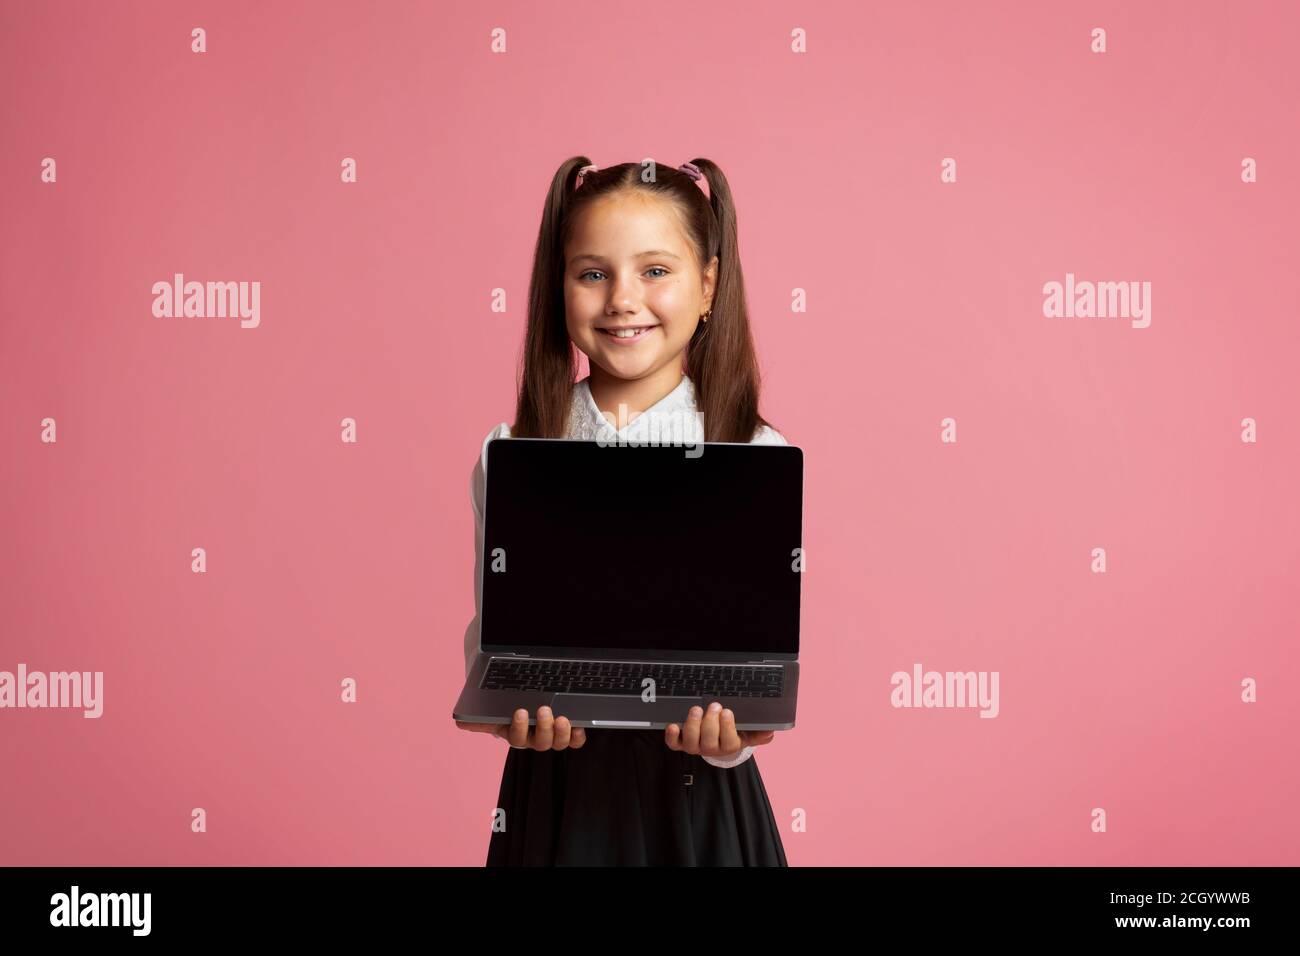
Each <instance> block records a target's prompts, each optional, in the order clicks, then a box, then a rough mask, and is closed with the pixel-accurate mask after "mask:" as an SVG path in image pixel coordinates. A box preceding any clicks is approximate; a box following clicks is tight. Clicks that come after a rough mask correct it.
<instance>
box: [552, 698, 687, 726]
mask: <svg viewBox="0 0 1300 956" xmlns="http://www.w3.org/2000/svg"><path fill="white" fill-rule="evenodd" d="M692 702H693V701H688V700H683V701H682V719H683V720H685V719H686V711H687V710H688V709H689V708H690V704H691V703H692ZM659 703H660V705H662V704H663V701H662V700H661V701H659ZM551 711H552V712H553V713H554V714H555V716H556V717H568V718H569V719H570V720H590V721H591V722H592V723H594V724H596V725H597V726H600V725H601V724H604V723H608V724H609V725H610V726H618V727H628V726H645V727H649V726H650V725H651V720H652V718H651V715H652V714H653V713H655V712H656V711H657V712H659V713H660V714H662V711H659V709H658V708H656V707H655V705H654V704H649V703H646V702H644V701H642V700H641V698H640V697H639V696H638V697H627V696H616V695H609V696H602V695H597V694H556V695H555V698H554V699H553V700H552V701H551Z"/></svg>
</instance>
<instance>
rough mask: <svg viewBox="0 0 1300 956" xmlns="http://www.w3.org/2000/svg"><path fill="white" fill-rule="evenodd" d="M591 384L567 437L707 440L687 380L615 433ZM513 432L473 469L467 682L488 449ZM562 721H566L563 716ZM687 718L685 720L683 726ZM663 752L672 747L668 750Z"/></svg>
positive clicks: (770, 433) (475, 629)
mask: <svg viewBox="0 0 1300 956" xmlns="http://www.w3.org/2000/svg"><path fill="white" fill-rule="evenodd" d="M588 381H589V380H588V379H585V378H584V379H583V380H582V381H580V382H577V383H575V384H574V386H573V400H572V402H571V404H570V406H569V426H568V432H567V437H569V438H578V439H583V440H588V441H594V440H600V439H603V440H606V441H617V440H620V439H625V440H629V441H632V440H635V441H650V440H651V439H655V440H658V441H660V442H666V441H669V440H670V439H672V440H674V441H681V442H698V441H703V440H704V429H703V426H702V423H701V422H700V420H699V417H698V415H697V414H696V413H697V409H696V407H695V385H694V383H693V382H692V381H691V380H690V378H688V377H687V376H685V375H683V376H682V380H681V382H679V383H678V385H677V387H676V388H674V389H673V390H672V391H671V392H669V393H668V394H667V395H665V396H664V397H663V398H661V399H660V400H659V401H657V402H655V403H654V405H652V406H650V407H649V408H647V409H646V410H645V411H644V412H642V413H641V414H640V415H638V416H637V417H636V418H634V419H632V422H631V423H630V424H628V425H626V426H625V427H623V428H621V429H617V428H615V427H614V426H613V425H612V424H610V422H609V420H608V419H607V418H606V417H605V416H604V414H602V413H601V411H600V409H599V408H598V407H597V405H596V400H595V399H594V398H592V395H591V388H590V386H589V384H588ZM509 437H510V426H509V425H507V424H506V423H505V422H502V423H501V424H499V425H497V427H496V428H494V429H492V431H490V432H488V435H487V437H486V438H484V439H483V447H482V450H481V452H480V454H479V460H478V461H477V462H476V463H475V465H474V473H473V474H472V475H471V476H470V486H469V487H470V501H471V502H472V503H473V505H474V561H475V566H474V570H475V573H474V619H473V620H472V621H470V622H469V627H468V628H466V629H465V676H466V677H468V676H469V672H470V668H472V667H473V666H474V658H475V657H476V656H477V655H478V645H479V623H478V622H479V615H480V614H481V613H482V609H483V585H482V578H481V576H480V573H479V569H480V568H481V567H482V565H483V508H484V499H485V497H486V492H487V477H486V476H487V446H488V442H490V441H492V439H494V438H509ZM751 444H757V445H787V444H789V442H787V441H786V440H785V438H784V437H782V435H781V434H780V433H779V432H777V431H776V430H775V429H773V428H769V427H768V426H767V425H761V426H759V429H758V431H757V432H755V433H754V438H753V441H752V442H751ZM561 716H562V715H561ZM685 719H686V714H684V713H683V714H682V720H683V721H684V720H685ZM664 746H667V744H665V745H664ZM753 752H754V748H753V747H744V748H742V749H741V750H740V752H739V753H736V754H733V755H732V756H730V757H710V756H707V755H704V754H701V756H702V757H703V759H705V760H707V761H708V762H709V763H711V764H713V766H715V767H734V766H736V765H737V764H741V763H744V762H745V761H746V760H748V759H749V756H750V754H752V753H753Z"/></svg>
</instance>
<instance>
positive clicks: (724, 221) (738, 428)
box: [686, 159, 767, 442]
mask: <svg viewBox="0 0 1300 956" xmlns="http://www.w3.org/2000/svg"><path fill="white" fill-rule="evenodd" d="M691 162H692V163H693V164H694V165H695V167H696V168H697V169H699V171H700V172H701V173H702V174H703V176H704V178H705V179H706V180H707V181H708V185H709V205H710V206H711V207H712V209H713V221H714V228H712V229H710V230H709V232H710V234H711V235H710V236H709V241H708V243H707V245H708V248H709V254H708V255H707V256H706V257H705V263H704V264H707V262H708V260H709V259H711V258H712V257H713V256H715V255H716V256H717V257H718V276H717V283H716V286H715V288H714V293H713V304H712V307H711V308H712V315H710V317H709V321H708V322H701V323H700V325H699V328H697V329H696V330H695V335H694V336H693V337H692V338H691V342H690V345H689V346H688V347H687V350H686V374H687V375H689V376H690V377H691V380H692V381H693V382H694V383H695V402H696V407H697V408H698V409H699V410H700V411H701V412H702V413H703V416H704V437H705V441H724V442H749V441H752V440H753V438H754V433H755V432H756V431H757V430H758V428H759V426H761V425H766V424H767V422H766V421H765V420H764V419H763V417H762V416H761V415H759V413H758V393H759V387H760V384H761V383H760V376H759V369H758V359H757V356H756V354H755V351H754V340H753V336H752V334H751V333H750V328H749V304H748V302H747V301H746V298H745V280H744V274H743V273H742V272H741V268H740V248H739V231H738V229H737V225H736V206H735V203H734V202H733V201H732V198H731V187H730V185H729V184H728V183H727V177H726V176H724V175H723V173H722V170H721V169H720V168H719V167H718V166H717V164H715V163H713V162H712V161H711V160H707V159H694V160H692V161H691Z"/></svg>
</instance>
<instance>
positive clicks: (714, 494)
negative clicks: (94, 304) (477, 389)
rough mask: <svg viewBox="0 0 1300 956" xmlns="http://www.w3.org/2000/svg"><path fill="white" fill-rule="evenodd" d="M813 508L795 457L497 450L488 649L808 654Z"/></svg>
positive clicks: (538, 443)
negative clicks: (500, 556) (804, 635)
mask: <svg viewBox="0 0 1300 956" xmlns="http://www.w3.org/2000/svg"><path fill="white" fill-rule="evenodd" d="M701 449H702V453H701V454H699V456H698V457H695V458H691V457H688V456H687V453H688V451H700V450H701ZM802 500H803V452H802V451H801V450H800V449H799V448H796V447H793V446H786V445H743V444H703V445H698V446H696V447H695V449H693V450H691V449H685V448H681V447H672V446H659V447H620V446H605V447H602V446H601V445H600V444H598V443H596V442H587V441H575V440H568V439H554V440H547V439H516V438H507V439H497V440H495V441H493V442H491V443H490V444H489V446H488V468H487V505H486V512H485V522H484V558H483V613H482V618H481V626H482V641H483V644H484V646H485V647H487V646H496V647H502V646H507V645H508V646H537V647H572V648H626V649H633V650H635V649H644V650H665V651H671V650H693V651H767V652H774V653H797V652H798V649H799V585H800V580H801V578H802V577H803V575H802V574H801V573H800V572H799V571H797V570H795V569H794V568H795V561H796V557H795V554H794V553H793V552H794V551H795V549H797V548H800V547H801V546H802V545H801V533H802ZM498 548H500V549H503V551H504V564H505V570H504V571H503V572H502V571H493V569H492V568H493V562H494V552H495V550H496V549H498Z"/></svg>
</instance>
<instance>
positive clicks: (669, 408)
mask: <svg viewBox="0 0 1300 956" xmlns="http://www.w3.org/2000/svg"><path fill="white" fill-rule="evenodd" d="M655 436H663V437H668V436H673V437H676V438H677V439H679V440H681V441H688V442H689V441H703V436H704V426H703V423H701V422H700V420H699V412H698V410H697V409H696V407H695V383H693V382H692V381H691V380H690V377H689V376H687V375H683V376H682V380H681V381H680V382H678V383H677V386H676V387H675V388H674V389H673V390H672V391H671V392H669V393H668V394H667V395H665V396H664V397H663V398H661V399H659V401H657V402H655V403H654V404H653V405H651V406H650V407H649V408H647V409H646V410H645V411H644V412H642V413H641V414H640V415H638V416H636V418H634V419H632V421H631V422H630V423H629V424H627V425H625V426H624V427H623V428H621V429H620V428H615V427H614V426H613V425H611V424H610V422H609V419H607V418H606V417H605V416H604V415H603V414H602V413H601V411H600V407H599V406H598V405H597V404H596V399H595V398H593V397H592V394H591V377H590V376H588V377H587V378H584V379H583V380H582V381H580V382H577V383H575V384H574V386H573V401H572V403H571V404H570V407H569V437H570V438H581V439H585V440H588V441H590V440H593V439H597V438H602V437H603V438H624V439H642V440H644V439H649V438H651V437H655Z"/></svg>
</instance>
